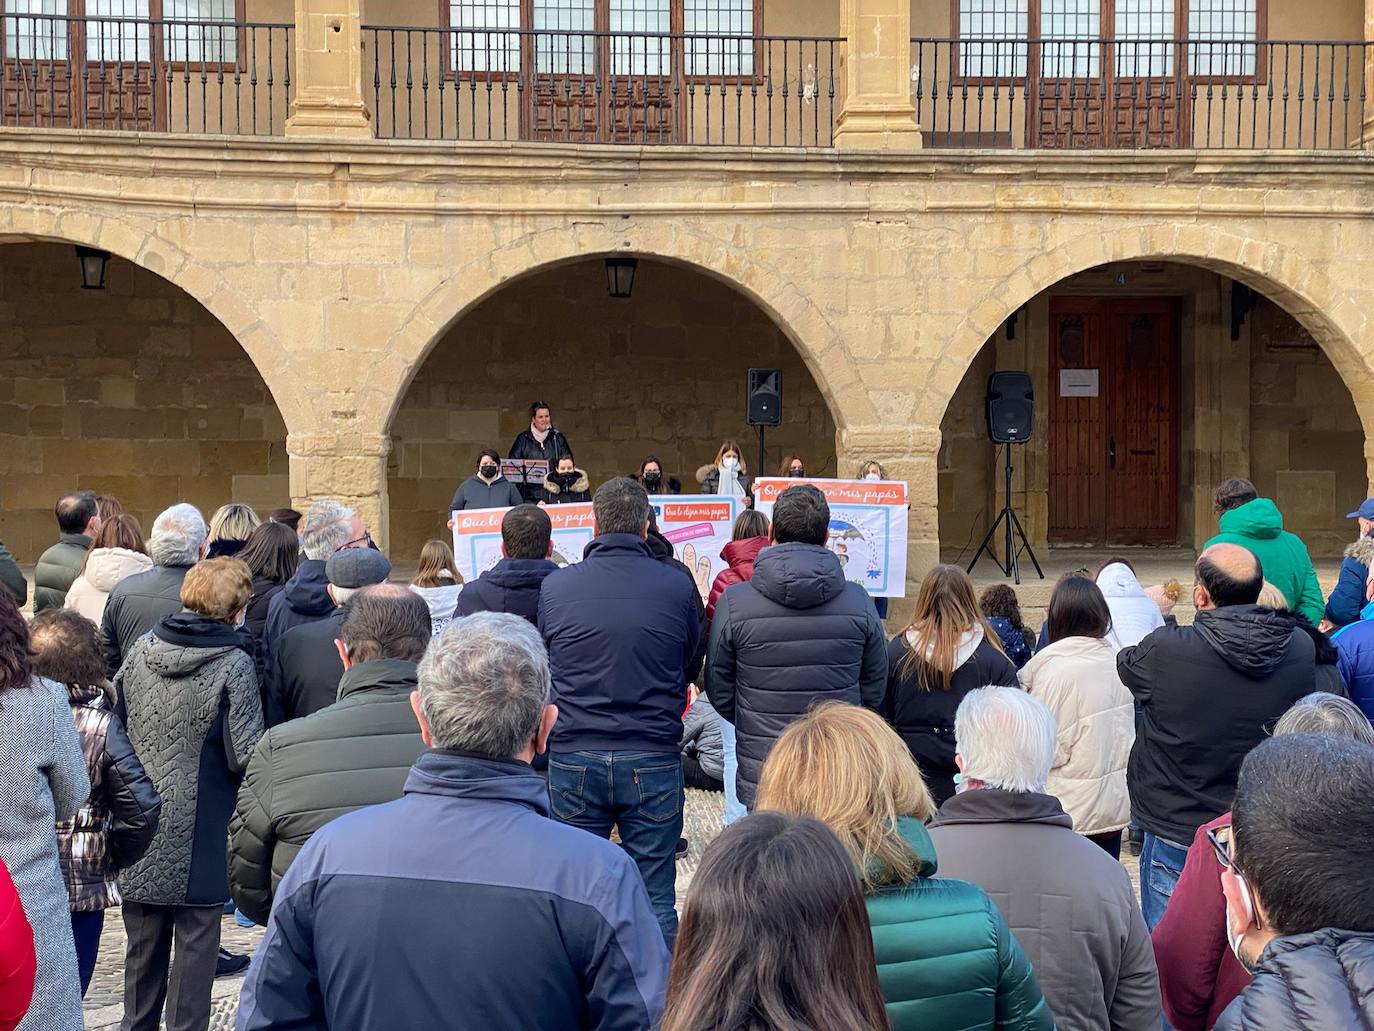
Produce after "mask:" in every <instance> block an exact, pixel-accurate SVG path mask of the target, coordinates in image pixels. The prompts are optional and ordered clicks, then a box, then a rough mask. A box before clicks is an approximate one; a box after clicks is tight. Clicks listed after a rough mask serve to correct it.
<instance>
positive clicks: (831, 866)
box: [659, 813, 888, 1031]
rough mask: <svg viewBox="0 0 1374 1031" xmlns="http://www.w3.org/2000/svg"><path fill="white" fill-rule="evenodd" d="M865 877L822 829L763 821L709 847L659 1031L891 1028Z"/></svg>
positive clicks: (793, 821)
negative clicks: (862, 878) (866, 899)
mask: <svg viewBox="0 0 1374 1031" xmlns="http://www.w3.org/2000/svg"><path fill="white" fill-rule="evenodd" d="M887 1026H888V1024H887V1014H886V1012H885V1010H884V1008H883V993H882V988H881V987H880V986H879V984H878V972H877V967H876V964H875V962H874V958H873V939H872V936H871V934H870V931H869V926H868V913H867V911H866V910H865V909H864V897H863V892H862V891H861V890H860V888H859V878H858V876H857V875H856V874H855V872H854V865H853V863H852V862H851V861H850V858H849V855H848V853H846V852H845V850H844V848H843V846H841V845H840V843H839V841H838V840H837V839H836V838H835V835H834V834H832V833H831V832H830V831H829V830H828V829H827V828H826V826H825V824H823V823H821V822H820V821H819V820H813V819H810V818H808V817H795V816H784V815H783V814H782V813H755V814H754V815H752V816H748V817H745V818H744V819H743V820H741V821H739V822H738V823H736V824H733V825H731V826H730V827H727V828H726V829H725V830H724V831H723V832H721V834H720V836H719V837H717V838H716V839H715V841H713V842H711V844H710V845H709V846H707V848H706V854H705V855H704V856H703V857H702V860H701V866H700V868H698V870H697V872H696V876H695V877H693V878H692V886H691V888H690V889H688V892H687V901H686V904H685V905H684V906H683V910H682V925H681V927H680V928H679V930H678V937H677V948H676V950H675V951H674V953H673V965H672V969H671V970H670V971H669V974H668V994H667V1000H666V1009H665V1012H664V1014H663V1022H662V1024H660V1025H659V1027H660V1029H661V1031H821V1029H824V1031H873V1029H874V1028H886V1027H887Z"/></svg>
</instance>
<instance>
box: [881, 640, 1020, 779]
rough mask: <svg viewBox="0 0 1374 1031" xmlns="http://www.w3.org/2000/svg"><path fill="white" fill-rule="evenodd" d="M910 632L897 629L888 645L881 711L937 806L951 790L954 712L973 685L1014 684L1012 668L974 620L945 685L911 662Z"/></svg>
mask: <svg viewBox="0 0 1374 1031" xmlns="http://www.w3.org/2000/svg"><path fill="white" fill-rule="evenodd" d="M912 645H913V641H912V635H911V634H910V633H909V632H908V633H901V634H898V635H897V636H896V637H894V638H893V639H892V640H891V641H890V642H889V643H888V646H887V691H886V694H885V695H884V697H883V707H882V713H883V715H884V716H885V717H886V718H887V721H888V722H889V723H890V724H892V729H893V730H895V731H897V733H898V734H899V735H900V736H901V738H902V740H903V741H904V742H906V746H907V748H908V749H910V750H911V757H912V758H913V759H915V760H916V765H917V766H919V767H920V769H921V774H922V776H924V777H925V779H926V785H927V786H928V787H929V788H930V793H931V795H932V796H933V797H934V799H935V804H936V805H939V804H940V803H942V802H943V801H944V800H945V799H947V798H949V796H950V795H952V794H954V774H955V773H956V772H957V771H958V768H957V767H956V766H955V765H954V714H955V713H956V712H957V711H958V709H959V703H960V702H962V701H963V700H964V696H965V695H966V694H968V693H969V692H970V691H972V690H973V689H974V688H978V687H987V686H989V685H998V686H1001V687H1019V686H1020V683H1019V681H1018V680H1017V679H1016V667H1015V666H1014V665H1013V664H1012V661H1011V660H1010V659H1008V658H1007V657H1006V656H1005V655H1004V654H1002V652H1001V650H1000V649H999V648H998V647H997V646H996V645H995V644H993V643H992V642H991V641H988V640H985V639H984V637H983V628H982V626H981V625H978V624H975V625H974V626H973V628H972V629H971V630H969V631H967V632H966V633H965V635H964V641H963V643H962V644H961V645H960V647H959V652H958V654H957V655H956V657H955V663H956V664H955V669H954V675H953V676H952V677H951V678H950V683H949V687H948V688H946V687H945V683H944V679H943V678H942V677H941V676H940V675H939V674H938V673H935V672H934V671H933V670H932V669H931V668H930V667H928V666H926V665H925V664H924V663H916V664H914V665H913V666H910V668H909V664H908V663H907V661H906V659H907V656H908V655H909V654H910V653H911V648H912Z"/></svg>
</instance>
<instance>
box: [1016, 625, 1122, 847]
mask: <svg viewBox="0 0 1374 1031" xmlns="http://www.w3.org/2000/svg"><path fill="white" fill-rule="evenodd" d="M1021 686H1022V687H1024V688H1025V689H1026V690H1027V691H1028V692H1029V693H1030V694H1031V695H1033V696H1034V697H1036V698H1039V699H1040V700H1041V701H1042V702H1044V703H1045V704H1046V705H1047V706H1049V709H1050V711H1051V712H1052V713H1054V718H1055V721H1056V723H1057V724H1058V733H1057V737H1056V747H1055V754H1054V763H1053V764H1052V765H1051V767H1050V778H1049V781H1048V783H1047V784H1046V786H1045V791H1046V793H1047V794H1051V795H1055V796H1057V797H1058V799H1059V801H1060V802H1061V803H1062V804H1063V806H1064V811H1065V812H1067V813H1068V814H1069V815H1070V816H1071V817H1073V829H1074V830H1076V831H1078V833H1079V834H1107V833H1109V832H1111V831H1118V830H1120V829H1121V828H1123V827H1125V826H1126V825H1127V824H1128V823H1130V822H1131V799H1130V796H1129V795H1128V794H1127V792H1126V761H1127V759H1129V758H1130V754H1131V745H1132V744H1133V743H1134V742H1135V706H1134V704H1133V703H1132V701H1131V693H1130V691H1128V690H1127V689H1126V685H1124V684H1123V683H1122V682H1121V678H1120V677H1119V676H1117V673H1116V649H1115V648H1114V647H1113V646H1112V645H1111V644H1110V643H1109V642H1108V641H1107V640H1106V639H1105V638H1095V637H1066V638H1064V639H1063V640H1062V641H1055V642H1054V643H1053V644H1051V645H1049V646H1047V647H1046V648H1044V649H1042V650H1041V651H1039V652H1037V653H1036V655H1035V657H1034V658H1033V659H1031V660H1030V662H1028V663H1026V665H1025V668H1024V669H1022V670H1021Z"/></svg>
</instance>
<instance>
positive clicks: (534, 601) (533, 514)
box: [458, 505, 558, 623]
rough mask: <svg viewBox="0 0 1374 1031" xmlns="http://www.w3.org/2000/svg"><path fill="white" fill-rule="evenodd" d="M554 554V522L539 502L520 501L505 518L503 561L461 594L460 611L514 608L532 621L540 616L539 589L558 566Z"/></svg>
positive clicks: (464, 614)
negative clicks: (553, 557) (523, 502)
mask: <svg viewBox="0 0 1374 1031" xmlns="http://www.w3.org/2000/svg"><path fill="white" fill-rule="evenodd" d="M552 554H553V524H552V523H551V522H550V521H549V514H548V513H547V512H545V511H544V510H543V509H542V508H540V507H539V506H538V505H516V506H515V507H514V508H512V509H511V510H510V511H509V512H507V513H506V514H505V516H503V517H502V519H501V561H500V562H497V563H496V565H494V566H492V567H491V568H490V569H488V570H486V571H485V572H484V573H482V575H481V576H479V577H477V579H475V580H469V581H468V582H467V583H465V584H464V585H463V590H462V592H461V593H460V594H459V595H458V615H460V616H470V615H472V614H473V613H474V612H511V613H514V614H515V615H517V616H523V617H524V618H525V619H528V620H529V621H530V622H531V623H534V622H536V621H537V620H538V619H539V589H540V588H541V587H543V586H544V578H545V577H547V576H548V575H549V574H550V573H552V572H553V571H554V570H556V569H557V568H558V566H557V565H556V564H555V563H554V562H552V561H551V560H550V559H549V556H550V555H552Z"/></svg>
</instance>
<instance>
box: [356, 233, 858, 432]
mask: <svg viewBox="0 0 1374 1031" xmlns="http://www.w3.org/2000/svg"><path fill="white" fill-rule="evenodd" d="M747 243H748V241H747V239H746V240H744V241H740V240H738V239H733V238H732V239H729V240H726V239H721V238H717V237H715V236H711V235H708V234H707V233H705V232H702V231H698V230H690V229H686V228H683V227H678V226H674V225H672V224H671V223H668V222H662V223H658V222H655V223H650V224H645V225H633V226H627V227H613V226H609V225H601V224H595V225H587V224H572V225H564V226H558V227H556V228H549V229H542V230H536V231H532V232H530V233H528V234H525V235H523V236H521V237H520V238H519V239H517V240H514V241H511V242H510V243H507V244H505V245H504V246H501V247H499V248H496V249H495V250H492V251H491V252H490V253H488V254H484V255H482V256H481V257H479V258H474V259H473V260H471V261H469V262H467V263H465V264H463V265H461V266H459V267H457V268H456V269H455V270H454V272H453V274H452V275H451V276H449V277H448V278H446V279H445V280H444V281H443V282H442V283H441V284H440V285H439V286H437V287H435V288H434V289H433V290H432V291H430V293H429V294H428V295H427V296H426V297H425V298H423V299H422V300H420V301H419V302H418V303H417V304H416V305H415V307H414V310H413V311H412V312H411V313H410V314H409V315H408V316H407V317H405V318H404V319H402V321H401V325H400V328H399V329H398V330H397V331H396V332H395V333H394V334H393V335H392V336H391V338H390V339H389V340H388V341H387V342H386V343H385V345H384V347H383V350H382V352H381V354H380V357H379V358H378V360H377V362H376V363H375V364H374V367H373V369H372V370H371V372H370V374H369V375H368V376H367V377H366V386H365V387H364V388H363V389H362V390H361V391H360V393H359V397H358V407H357V415H358V423H359V428H360V429H363V430H364V431H365V432H376V433H380V434H386V433H387V432H388V430H389V427H390V425H391V422H392V419H393V418H394V416H395V414H396V411H397V409H398V408H399V406H400V404H401V401H402V399H403V398H404V396H405V394H406V391H407V390H408V388H409V386H410V383H411V381H412V380H413V379H414V377H415V375H416V373H417V372H418V371H419V369H420V367H421V366H422V365H423V364H424V361H425V359H426V358H427V357H428V356H429V354H430V353H431V351H432V350H433V349H434V347H435V345H436V344H437V343H438V341H439V340H440V339H442V338H443V336H444V335H445V333H447V332H448V330H449V329H450V328H451V327H452V326H453V325H455V324H456V323H457V322H458V321H459V320H461V319H462V318H463V317H464V316H465V315H466V314H467V313H468V312H470V311H471V310H472V309H473V308H474V307H476V306H477V305H478V304H480V303H481V302H482V301H484V300H486V299H487V298H489V297H491V296H492V295H494V294H495V293H497V292H498V291H499V290H501V289H503V288H505V287H508V286H510V285H512V284H513V283H515V282H517V281H519V280H520V279H522V278H524V277H526V276H529V275H533V274H534V273H537V272H540V271H543V270H547V269H549V268H553V267H556V266H558V265H562V264H568V263H571V262H575V261H582V260H587V259H595V258H600V257H608V256H611V255H615V254H623V255H626V256H631V257H642V258H650V259H654V260H656V261H660V262H664V263H666V264H672V265H678V266H681V267H684V268H689V269H692V270H694V271H696V272H698V273H701V274H703V275H706V276H709V277H711V278H713V279H715V280H717V281H719V282H722V283H725V284H726V285H728V286H730V287H732V288H733V289H735V290H736V291H738V292H739V293H741V294H742V295H743V296H745V297H746V298H748V299H749V300H750V301H751V302H752V303H753V304H755V305H756V306H757V307H758V308H759V309H760V310H761V311H762V312H763V313H764V314H766V315H767V316H768V318H769V319H771V320H772V322H773V323H774V324H775V325H776V326H777V327H778V328H779V330H780V331H781V332H782V334H783V335H784V336H785V337H786V338H787V340H788V341H789V342H790V343H791V344H792V346H793V347H794V348H795V349H796V351H797V353H798V354H799V355H800V356H801V358H802V360H803V362H804V363H805V364H806V366H807V369H808V370H809V371H810V373H811V375H812V377H813V378H814V379H815V381H816V384H817V385H818V387H819V388H820V391H821V393H822V396H823V397H824V398H825V401H826V404H827V406H828V407H829V409H830V412H831V415H832V417H833V418H834V421H835V425H836V428H837V431H838V432H839V433H840V434H843V433H844V431H845V429H846V427H847V426H849V425H853V424H860V425H863V424H871V423H874V422H876V421H877V415H876V412H875V410H874V408H873V404H872V401H871V400H870V398H869V397H868V394H867V392H866V391H865V389H864V387H863V385H862V383H861V381H860V379H859V376H858V373H857V371H856V370H855V367H854V363H853V359H852V356H851V354H850V351H849V348H848V346H847V345H846V343H845V342H844V340H843V338H842V336H841V334H840V332H839V330H838V329H837V328H836V327H835V326H834V325H832V324H831V322H830V321H829V320H828V319H827V318H826V316H825V314H824V313H823V312H822V311H821V310H820V308H819V307H818V306H817V305H816V304H815V303H814V302H813V301H812V300H811V299H810V298H809V297H807V296H806V294H805V293H804V292H803V291H802V289H801V288H800V287H799V286H798V284H797V283H796V282H794V281H793V279H792V278H790V277H788V276H786V275H784V274H783V273H782V272H781V271H779V270H778V269H776V268H774V267H772V266H771V265H768V264H766V263H763V262H759V261H757V260H755V259H754V258H753V257H751V256H749V255H748V254H747Z"/></svg>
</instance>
